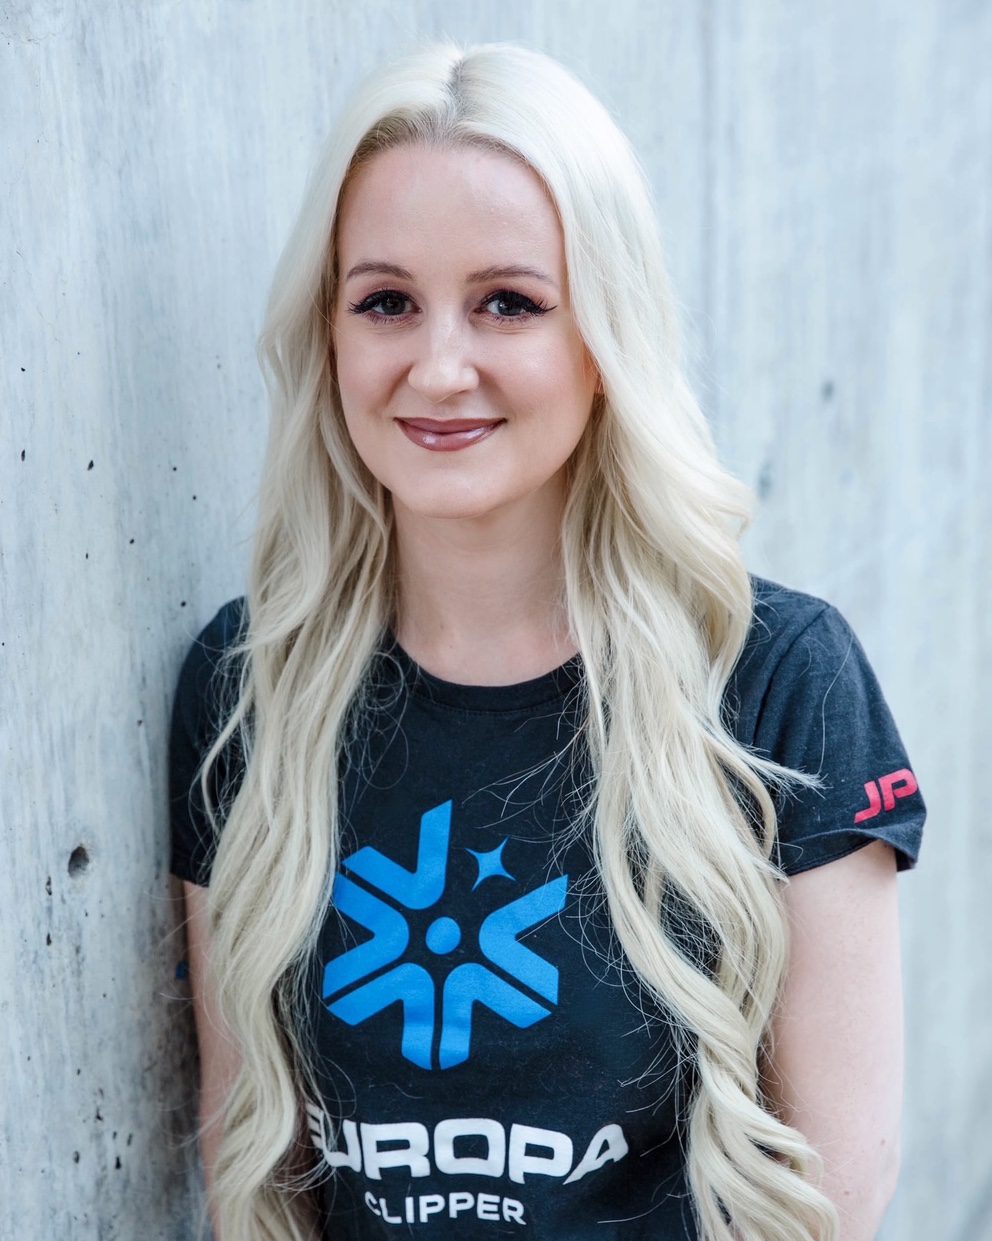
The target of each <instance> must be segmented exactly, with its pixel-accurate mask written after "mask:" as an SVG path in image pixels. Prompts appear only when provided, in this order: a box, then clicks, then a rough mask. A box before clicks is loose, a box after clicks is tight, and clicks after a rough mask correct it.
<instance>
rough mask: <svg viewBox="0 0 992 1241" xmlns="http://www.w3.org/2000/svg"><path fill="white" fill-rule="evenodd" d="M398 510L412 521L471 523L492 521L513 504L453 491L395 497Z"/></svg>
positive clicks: (485, 496)
mask: <svg viewBox="0 0 992 1241" xmlns="http://www.w3.org/2000/svg"><path fill="white" fill-rule="evenodd" d="M391 494H392V497H393V503H394V505H395V506H396V507H399V508H401V509H403V511H404V512H405V513H406V514H407V515H408V516H410V517H424V518H431V519H441V518H445V519H448V520H452V521H455V520H462V521H470V520H472V519H478V518H482V517H488V516H490V515H491V514H493V513H495V512H496V511H497V510H499V509H501V508H503V507H504V506H506V505H507V504H509V503H510V502H511V498H510V497H507V496H494V495H479V494H474V495H473V494H472V493H471V492H469V493H467V494H466V493H465V492H459V491H457V490H455V489H449V490H447V491H445V492H440V493H438V492H432V493H430V494H414V495H411V494H409V493H407V494H400V493H397V492H393V493H391Z"/></svg>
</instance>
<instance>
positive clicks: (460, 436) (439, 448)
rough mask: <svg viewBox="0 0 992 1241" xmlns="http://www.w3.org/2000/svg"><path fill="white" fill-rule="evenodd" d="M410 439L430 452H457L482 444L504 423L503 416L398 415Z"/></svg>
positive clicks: (404, 431) (398, 420)
mask: <svg viewBox="0 0 992 1241" xmlns="http://www.w3.org/2000/svg"><path fill="white" fill-rule="evenodd" d="M396 421H397V422H398V423H399V425H400V429H401V430H402V432H403V434H404V435H405V436H406V437H407V439H409V440H412V441H413V443H414V444H417V445H419V447H421V448H426V449H428V450H429V451H430V452H456V451H457V450H458V449H459V448H468V447H470V445H472V444H478V443H479V442H480V441H482V440H484V439H488V438H489V436H490V435H492V433H493V432H494V431H495V430H496V428H497V427H499V426H501V425H502V424H503V422H504V421H505V420H504V419H503V418H491V419H486V418H443V419H441V418H397V419H396Z"/></svg>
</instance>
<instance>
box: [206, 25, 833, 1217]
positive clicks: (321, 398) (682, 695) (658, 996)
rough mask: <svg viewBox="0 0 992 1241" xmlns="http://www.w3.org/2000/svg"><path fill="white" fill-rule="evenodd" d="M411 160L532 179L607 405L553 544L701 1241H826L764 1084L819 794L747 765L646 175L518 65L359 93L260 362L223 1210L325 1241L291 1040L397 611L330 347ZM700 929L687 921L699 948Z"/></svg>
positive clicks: (216, 922) (816, 1196)
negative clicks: (675, 1035)
mask: <svg viewBox="0 0 992 1241" xmlns="http://www.w3.org/2000/svg"><path fill="white" fill-rule="evenodd" d="M404 143H436V144H445V145H453V144H469V145H472V144H480V143H481V144H484V145H486V146H489V147H491V148H493V149H496V150H500V151H504V152H508V153H510V154H512V155H513V156H515V157H517V158H520V159H523V160H524V161H525V162H526V163H527V164H528V165H529V166H530V167H531V168H533V169H534V170H535V171H536V172H537V173H538V174H539V176H540V177H541V178H542V179H543V181H544V184H545V185H546V187H547V189H548V192H549V194H550V195H551V197H552V199H553V201H554V203H555V204H556V207H557V210H558V214H559V218H560V221H561V227H562V230H563V235H564V242H565V253H566V262H567V271H568V279H569V288H570V295H571V302H572V306H573V311H574V315H575V318H576V322H577V324H578V327H579V330H580V332H581V334H582V337H583V339H584V341H585V343H586V345H587V347H588V349H589V351H590V353H591V355H592V357H593V358H594V360H595V363H596V365H597V367H598V369H599V372H600V374H601V376H602V380H603V388H604V392H603V394H602V395H600V396H597V397H596V408H595V409H594V417H592V418H591V420H590V423H589V426H588V428H587V431H586V433H585V435H584V437H583V439H582V441H581V443H580V444H579V446H578V448H577V449H576V452H575V454H574V455H573V459H572V461H571V462H570V487H569V494H568V500H567V504H566V509H565V513H564V518H563V523H562V530H561V546H562V552H563V557H564V568H565V581H566V594H567V600H566V602H567V608H568V616H569V621H570V624H571V630H572V634H573V637H574V639H575V642H576V644H577V646H578V648H579V651H580V653H581V656H582V662H583V665H584V674H585V712H584V719H583V722H582V727H581V732H580V735H581V739H582V741H583V744H584V745H585V746H586V747H587V752H588V756H589V761H590V764H591V768H590V769H591V771H592V773H593V777H594V778H593V780H592V783H591V785H590V786H589V787H588V788H587V789H586V791H585V796H584V805H583V813H582V823H581V826H583V827H584V829H585V830H586V831H588V832H589V834H590V838H591V839H592V841H593V843H594V849H595V856H596V860H597V864H598V868H599V871H600V873H601V876H602V880H603V884H604V886H605V891H606V895H607V900H608V907H609V911H610V915H611V919H612V923H613V926H614V927H615V931H616V934H617V936H618V938H619V941H620V943H621V945H622V947H623V949H624V951H625V954H626V958H627V960H628V962H629V963H630V966H631V967H632V968H633V969H634V970H635V971H636V973H637V975H638V976H639V978H640V980H641V982H642V984H643V985H644V987H645V988H646V990H647V992H648V994H649V995H651V996H652V997H653V998H654V999H655V1000H656V1001H657V1002H658V1003H659V1004H660V1005H662V1006H663V1008H664V1009H665V1010H666V1011H667V1013H669V1014H670V1015H671V1017H672V1019H673V1023H674V1025H675V1027H676V1029H677V1031H679V1032H680V1035H681V1037H680V1045H681V1046H682V1048H683V1050H684V1053H685V1054H687V1055H690V1054H691V1055H692V1056H693V1057H694V1059H695V1063H696V1065H697V1068H698V1077H697V1085H696V1089H695V1093H694V1095H693V1098H692V1100H691V1102H690V1105H689V1113H688V1122H687V1123H688V1146H687V1160H688V1174H689V1181H690V1185H691V1189H692V1194H693V1201H694V1204H695V1208H696V1212H697V1217H698V1221H699V1226H700V1235H701V1237H702V1238H703V1241H731V1239H732V1238H738V1239H739V1238H742V1237H743V1238H760V1239H761V1241H832V1239H834V1238H836V1236H837V1226H838V1225H837V1214H836V1210H835V1208H834V1207H833V1206H832V1205H831V1203H830V1202H828V1200H827V1199H826V1197H825V1196H824V1195H823V1194H822V1193H821V1192H819V1191H818V1190H817V1189H816V1188H815V1187H814V1183H813V1181H814V1174H815V1173H817V1172H818V1171H819V1169H820V1164H819V1161H818V1157H817V1156H816V1154H815V1152H814V1151H813V1150H812V1148H811V1147H810V1146H809V1145H808V1144H807V1142H806V1141H805V1139H804V1138H803V1137H802V1135H801V1134H799V1133H798V1132H797V1131H795V1130H794V1129H791V1128H789V1127H787V1126H786V1125H785V1124H783V1123H782V1122H781V1121H780V1120H778V1119H777V1118H776V1117H775V1116H774V1114H773V1113H772V1111H771V1110H770V1108H769V1107H767V1106H766V1101H765V1100H764V1099H763V1097H762V1094H761V1089H760V1073H759V1066H760V1060H761V1055H762V1052H763V1050H764V1040H765V1038H766V1036H767V1028H768V1023H769V1018H770V1016H771V1013H772V1011H773V1008H774V1005H775V1002H776V998H777V996H778V994H779V991H780V987H781V983H782V980H783V977H784V970H785V966H786V959H787V950H788V937H787V923H786V920H785V914H784V906H783V902H782V891H781V888H782V883H783V877H782V875H781V873H780V872H779V871H777V869H776V868H775V867H774V865H773V864H772V862H771V861H770V857H771V851H772V846H773V841H774V835H775V828H776V822H775V810H774V804H773V798H772V796H771V794H770V790H772V791H773V790H774V789H775V787H777V786H778V785H780V784H781V783H783V782H785V781H787V780H789V779H799V780H803V779H805V778H804V777H801V776H799V775H798V774H797V773H791V772H788V771H786V770H785V769H783V768H780V767H778V766H777V765H776V764H774V763H771V762H768V761H763V760H762V759H760V758H758V757H757V756H756V755H754V754H752V753H750V752H749V751H747V750H746V749H744V748H743V747H742V746H741V745H739V744H738V743H737V742H736V740H735V739H734V737H733V736H732V735H731V734H730V732H729V731H728V729H727V727H726V725H725V722H724V719H723V718H722V715H721V702H722V696H723V691H724V688H725V686H726V683H727V680H728V678H729V676H730V673H731V671H732V669H733V667H734V664H735V662H736V660H737V658H738V656H739V654H740V652H741V650H742V648H743V645H744V642H745V638H746V635H747V630H748V625H749V622H750V618H751V614H752V607H753V600H752V593H751V584H750V579H749V577H748V574H747V572H746V570H745V567H744V564H743V560H742V556H741V551H740V536H741V533H742V531H743V529H744V527H745V525H746V523H747V520H748V516H749V505H750V494H749V492H747V490H746V489H745V488H744V487H743V485H742V484H740V483H739V482H738V481H736V480H735V479H734V478H732V477H731V476H730V475H729V474H727V473H726V472H725V471H724V470H723V469H722V468H721V467H720V465H719V464H718V462H717V460H716V456H715V452H714V447H713V443H712V440H711V436H710V434H709V431H708V428H707V426H706V424H705V421H704V419H703V417H702V415H701V413H700V411H699V408H698V406H697V404H696V401H695V400H694V398H693V396H692V394H691V392H690V390H689V388H688V386H687V384H686V381H685V378H684V375H683V371H682V369H681V363H680V345H679V340H678V327H677V323H676V320H675V315H674V312H673V299H672V296H671V293H670V291H669V287H668V280H667V276H666V271H665V264H664V261H663V255H662V250H661V245H660V241H659V239H658V235H657V226H656V220H655V213H654V209H653V206H652V203H651V197H650V192H649V190H648V188H647V183H646V178H645V177H644V175H643V173H642V172H641V170H640V168H639V165H638V163H637V160H636V157H635V155H634V154H633V152H632V150H631V149H630V146H629V144H628V143H627V141H626V139H625V138H624V137H623V135H622V134H621V133H620V132H619V130H618V129H617V127H616V126H615V125H614V123H613V122H612V120H611V119H610V117H609V115H608V113H607V112H606V110H605V108H604V107H603V106H602V105H601V104H600V103H598V102H597V101H596V100H595V99H594V98H593V97H592V96H591V95H590V93H589V92H588V91H587V90H586V88H585V87H583V86H582V85H581V84H580V83H579V82H578V81H576V80H575V79H574V78H573V77H572V76H571V75H570V74H569V73H568V72H567V71H566V70H565V69H564V68H562V67H561V66H560V65H558V64H557V63H556V62H554V61H553V60H551V59H549V58H547V57H545V56H543V55H541V54H539V53H536V52H533V51H528V50H524V49H522V48H518V47H515V46H512V45H506V44H489V45H482V46H476V47H471V48H468V49H463V48H459V47H457V46H453V45H450V44H441V45H433V46H430V47H428V48H426V49H424V50H421V51H418V52H417V53H415V54H413V55H410V56H408V57H406V58H404V59H402V60H399V61H397V62H395V63H394V64H391V65H388V66H386V67H385V68H382V69H379V70H377V72H376V73H375V74H374V75H373V76H372V77H371V78H370V79H368V81H367V82H366V84H365V85H364V86H363V87H362V88H361V89H360V90H359V91H358V92H357V93H356V95H355V96H354V98H353V99H352V101H351V104H350V106H349V107H348V109H347V111H346V113H345V115H344V117H343V119H342V120H341V122H340V124H339V125H338V127H337V128H336V130H335V133H334V136H333V138H332V140H331V142H330V143H329V145H328V146H327V149H326V151H325V152H324V154H323V156H322V158H321V159H320V161H319V163H318V165H317V168H316V171H315V173H314V175H313V177H312V179H311V182H310V185H309V188H308V191H307V194H306V198H305V202H304V205H303V208H302V210H301V212H300V215H299V218H298V221H297V223H296V226H295V228H294V229H293V232H292V235H291V237H290V239H289V242H288V244H287V245H286V248H285V250H284V253H283V255H282V257H281V260H280V262H279V265H278V270H277V272H276V276H275V280H274V284H273V289H272V294H271V298H270V302H269V307H268V314H267V321H266V324H265V328H264V331H263V334H262V337H261V340H260V343H259V353H260V358H261V361H262V364H263V370H264V371H265V374H266V379H267V383H268V387H269V394H270V399H271V405H272V427H271V436H270V441H269V446H268V454H267V459H266V463H265V468H264V474H263V480H262V487H261V496H260V519H259V524H258V530H257V536H256V540H255V546H254V556H253V564H252V571H251V580H250V584H249V590H248V596H247V602H248V615H249V618H250V619H249V626H248V629H247V633H246V636H245V637H244V640H243V642H242V643H241V644H240V645H239V646H238V647H237V649H236V650H235V651H234V652H233V653H232V658H233V659H236V660H240V661H241V662H240V667H241V669H242V674H241V676H240V679H239V681H238V684H237V691H238V692H237V694H236V695H235V697H236V698H237V701H236V703H234V704H233V709H232V710H231V711H230V713H229V716H228V718H227V721H226V725H225V727H224V728H223V730H222V731H221V733H220V734H219V736H218V738H217V741H216V744H215V745H214V746H213V748H212V750H211V752H210V754H209V755H208V756H207V760H206V765H205V771H204V783H203V788H204V793H205V795H208V794H207V784H206V768H208V767H209V766H210V764H212V763H213V762H214V761H215V760H216V758H217V757H218V755H219V754H220V753H221V751H222V750H223V748H224V747H225V745H226V744H227V742H228V740H229V739H230V738H231V737H232V735H233V734H234V733H235V731H238V732H239V733H240V738H241V743H242V744H243V746H244V750H245V754H246V759H247V761H246V767H245V773H244V777H243V779H242V780H241V782H240V786H239V788H238V789H237V790H236V795H232V797H231V798H230V799H229V804H225V803H224V802H223V799H221V803H220V804H218V806H216V807H214V809H213V811H212V816H213V818H214V825H215V830H218V831H219V829H220V825H221V821H223V823H224V830H223V833H222V834H221V836H220V842H219V848H218V852H217V856H216V861H215V863H214V867H213V872H212V877H211V886H210V897H209V901H210V906H209V907H210V911H211V922H212V928H213V964H214V973H215V976H216V977H217V978H218V979H219V984H218V985H219V1001H220V1006H221V1011H222V1013H223V1014H224V1016H225V1019H226V1021H227V1023H228V1025H229V1026H230V1028H231V1030H232V1031H233V1033H234V1034H235V1036H236V1038H237V1039H238V1041H239V1043H240V1045H241V1048H242V1051H243V1065H242V1068H241V1071H240V1074H239V1076H238V1079H237V1082H236V1084H235V1086H234V1088H233V1091H232V1093H231V1096H230V1099H229V1102H228V1106H227V1109H226V1113H225V1115H224V1118H223V1130H224V1135H223V1140H222V1143H221V1149H220V1154H219V1158H218V1162H217V1166H216V1169H215V1185H214V1192H215V1200H216V1210H217V1213H218V1218H219V1220H220V1222H221V1228H222V1232H223V1235H224V1237H225V1238H237V1239H238V1241H299V1239H300V1238H302V1237H304V1236H306V1235H308V1234H307V1233H306V1231H305V1225H304V1223H303V1222H302V1220H303V1216H302V1215H301V1214H300V1206H299V1201H298V1199H297V1197H296V1194H295V1191H296V1189H297V1188H299V1182H298V1181H294V1179H293V1177H292V1175H291V1167H290V1164H291V1161H292V1157H293V1149H294V1143H295V1142H296V1141H297V1139H298V1135H299V1131H300V1099H301V1090H302V1087H303V1086H304V1085H306V1087H307V1089H308V1090H309V1091H310V1092H312V1093H314V1095H315V1094H316V1087H315V1084H314V1082H313V1080H312V1076H311V1073H310V1071H309V1069H308V1065H307V1057H306V1054H305V1050H304V1048H303V1046H302V1041H301V1040H302V1036H301V1034H300V1031H299V1029H298V1026H297V1014H298V1013H300V1012H301V1011H302V1007H303V1005H302V1001H303V998H304V997H303V995H302V994H301V979H302V976H303V973H304V970H303V965H304V963H305V962H306V961H307V959H308V957H309V956H310V954H311V953H312V952H313V951H314V949H315V944H316V939H317V934H318V931H319V928H320V925H321V921H322V918H323V915H324V912H325V910H326V907H327V904H328V902H329V900H330V897H331V885H332V882H333V878H334V873H335V870H336V866H337V811H338V806H337V771H338V768H337V763H338V760H339V756H340V754H341V753H342V750H343V747H344V746H345V744H346V742H347V737H348V729H349V726H350V725H349V721H351V720H353V719H354V715H355V711H356V708H357V709H360V707H361V702H362V692H363V687H364V686H365V684H366V678H367V673H368V669H369V665H370V660H371V659H372V656H373V654H374V652H375V651H376V649H377V647H378V645H379V643H380V642H381V639H382V635H383V632H384V628H385V626H386V625H387V624H388V623H389V622H390V621H391V619H392V616H393V609H394V606H395V597H394V595H395V592H394V583H393V559H392V555H393V553H392V516H391V512H390V506H389V500H388V495H387V494H386V493H385V492H384V489H383V488H382V486H381V485H380V484H379V483H378V482H377V481H376V480H375V479H374V478H373V477H372V476H371V475H370V473H369V471H368V470H367V469H366V468H365V466H364V465H363V463H362V461H361V460H360V459H359V457H358V455H357V454H356V452H355V450H354V447H353V446H352V444H351V441H350V439H349V437H348V434H347V431H346V429H345V426H344V420H343V416H342V411H341V407H340V402H339V398H338V394H337V388H336V383H335V359H334V350H333V340H332V337H331V332H330V318H331V308H332V306H333V303H334V297H335V281H336V270H335V261H334V237H335V221H336V212H337V205H338V202H339V200H340V197H341V193H342V189H343V186H344V185H345V183H346V180H347V178H348V177H349V176H350V175H351V174H352V173H353V172H354V170H355V169H356V168H357V167H358V166H359V165H360V164H361V163H362V162H363V161H365V160H368V159H370V158H372V157H373V156H374V155H375V153H376V152H377V151H380V150H383V149H385V148H388V147H392V146H396V145H399V144H404ZM679 902H681V903H682V904H683V907H685V906H688V907H689V908H690V909H691V910H692V911H693V912H694V913H695V914H696V915H698V916H700V917H701V918H702V920H703V924H704V925H705V927H706V928H707V929H708V931H709V932H711V933H712V935H713V939H714V942H715V944H716V945H717V947H718V954H717V957H716V960H717V965H716V968H715V971H713V972H712V973H711V972H710V971H708V970H706V969H702V968H700V967H699V965H698V963H692V962H690V961H689V960H688V959H687V957H686V955H685V954H684V952H682V951H680V950H679V948H678V947H677V945H676V943H675V942H674V940H673V938H671V937H670V923H669V925H668V926H666V920H667V919H669V918H670V917H671V911H672V909H673V908H675V906H676V904H677V903H679ZM697 925H698V923H697Z"/></svg>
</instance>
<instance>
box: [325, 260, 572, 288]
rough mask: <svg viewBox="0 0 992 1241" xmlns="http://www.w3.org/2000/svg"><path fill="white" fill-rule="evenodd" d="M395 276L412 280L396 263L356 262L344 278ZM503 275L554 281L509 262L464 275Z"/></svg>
mask: <svg viewBox="0 0 992 1241" xmlns="http://www.w3.org/2000/svg"><path fill="white" fill-rule="evenodd" d="M368 275H375V276H395V277H396V279H397V280H413V278H414V276H413V272H411V271H407V269H406V268H405V267H399V266H397V264H396V263H379V262H371V263H356V264H355V266H354V267H352V268H351V269H350V270H349V272H348V274H347V276H345V280H351V279H352V277H353V276H368ZM504 276H530V277H531V278H532V279H534V280H541V281H543V282H544V283H545V284H550V285H552V286H554V284H555V282H554V280H552V278H551V277H550V276H549V275H548V274H547V272H543V271H541V270H540V269H539V268H537V267H527V266H524V265H522V264H519V263H511V264H509V265H506V266H495V267H480V268H479V270H478V271H470V272H469V273H468V275H467V276H466V277H465V283H466V284H482V283H483V282H484V281H486V280H497V279H499V278H501V277H504Z"/></svg>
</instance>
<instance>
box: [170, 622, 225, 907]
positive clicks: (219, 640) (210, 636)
mask: <svg viewBox="0 0 992 1241" xmlns="http://www.w3.org/2000/svg"><path fill="white" fill-rule="evenodd" d="M239 605H240V601H239V600H235V601H234V602H233V603H229V604H225V606H224V607H223V608H221V609H220V611H219V612H218V613H217V615H216V616H215V617H214V618H213V620H212V621H211V622H210V624H209V625H207V626H206V627H205V628H204V629H203V630H202V632H201V633H200V634H199V635H198V637H197V638H196V640H195V641H194V642H193V644H192V646H191V647H190V649H189V651H188V652H187V654H186V658H185V660H184V661H183V665H182V668H181V670H180V673H179V679H178V682H177V685H176V692H175V697H174V699H173V704H172V723H171V728H170V733H169V810H170V813H169V823H170V834H171V836H170V859H169V869H170V871H171V872H172V874H174V875H177V876H178V877H179V878H180V879H187V880H189V882H191V883H196V884H200V885H202V886H206V885H207V884H209V882H210V871H211V868H212V866H213V860H214V855H215V853H216V851H217V842H216V840H215V839H214V833H213V830H212V828H211V826H210V820H209V818H208V817H207V810H206V806H205V805H204V801H203V793H202V790H201V788H200V768H201V766H202V763H203V760H204V759H205V758H206V756H207V753H208V752H209V750H210V747H211V746H212V745H213V743H214V741H215V740H216V738H217V736H218V734H219V733H220V730H221V728H222V726H223V722H224V719H225V717H226V715H227V714H229V712H230V710H231V708H232V707H233V705H234V702H235V700H236V694H237V684H238V680H239V677H238V671H237V669H236V668H233V669H232V668H231V667H230V666H229V665H228V664H227V663H226V662H225V661H224V655H225V653H226V651H227V649H228V648H229V647H230V646H231V645H232V644H233V643H234V642H235V641H236V639H237V637H238V631H239V628H240V613H241V609H240V606H239ZM242 771H243V763H242V758H241V748H240V744H239V742H238V740H237V735H235V737H234V738H232V739H231V741H230V742H228V744H227V745H226V746H225V748H224V750H223V751H222V752H221V754H220V756H219V757H218V760H217V762H216V763H215V764H214V766H213V767H212V768H211V771H210V774H209V777H208V782H207V788H208V790H209V794H210V800H211V803H212V804H213V805H214V806H215V807H217V806H218V805H219V804H220V802H221V800H222V799H223V800H224V801H227V802H229V801H230V799H231V797H232V796H233V795H234V793H236V791H237V781H238V779H239V778H240V774H241V773H242Z"/></svg>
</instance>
